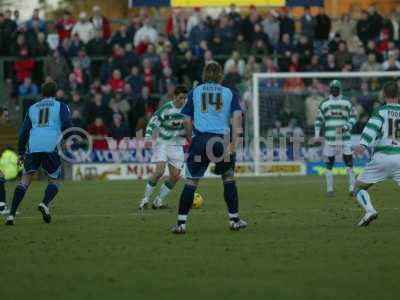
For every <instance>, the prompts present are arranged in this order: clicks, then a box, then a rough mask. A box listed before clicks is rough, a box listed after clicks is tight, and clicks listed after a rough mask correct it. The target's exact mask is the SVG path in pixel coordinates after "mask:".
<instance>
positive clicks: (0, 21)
mask: <svg viewBox="0 0 400 300" xmlns="http://www.w3.org/2000/svg"><path fill="white" fill-rule="evenodd" d="M16 16H18V13H17V12H12V11H11V10H7V11H5V12H3V13H0V56H1V57H3V59H2V63H1V64H2V72H3V76H4V78H5V83H6V85H5V88H6V89H5V91H6V95H5V96H6V99H7V102H8V103H9V104H8V105H9V108H10V111H13V109H14V110H15V106H16V103H21V104H22V105H21V111H22V113H24V112H26V110H27V108H28V107H29V106H30V105H31V104H32V103H33V102H34V100H35V97H36V96H37V95H38V94H39V93H40V90H39V87H40V84H41V83H42V82H43V81H45V80H47V79H48V78H52V79H54V80H55V81H56V82H57V83H58V86H59V91H58V93H57V95H58V97H59V99H60V100H61V101H64V102H66V103H68V104H69V106H70V108H71V114H72V117H73V120H74V124H75V125H76V126H79V127H82V128H85V129H88V131H89V132H93V134H95V135H98V136H100V137H103V136H104V137H105V136H112V137H113V138H116V139H120V138H122V137H123V136H130V137H134V136H135V135H136V131H137V130H139V129H143V128H144V126H145V124H146V122H147V120H149V118H150V117H151V115H152V114H153V113H154V111H155V110H156V109H157V107H158V106H159V105H161V104H162V103H164V102H165V101H166V100H167V99H168V98H169V97H170V95H172V94H173V91H174V88H175V86H176V85H177V84H179V83H184V84H186V85H187V86H191V85H192V83H193V82H196V81H200V72H201V70H202V67H203V66H204V65H205V64H206V63H207V61H210V60H213V59H214V60H217V61H219V62H221V63H223V64H224V70H225V82H224V83H225V85H227V86H229V87H231V88H233V89H235V90H236V91H237V92H238V93H239V94H241V95H242V100H243V102H244V106H246V101H251V93H250V92H251V91H250V87H251V84H250V81H251V76H252V74H253V73H254V72H299V71H304V72H318V71H327V72H330V71H358V70H361V71H366V72H367V71H381V70H382V71H386V70H391V71H393V70H400V62H399V52H400V51H399V47H400V6H399V7H398V8H397V9H396V10H394V11H393V12H392V13H391V14H390V15H386V16H383V15H381V14H380V13H379V12H378V11H377V10H376V9H375V8H374V7H373V6H371V7H370V8H369V9H368V11H363V12H362V14H361V16H357V17H356V16H353V15H352V14H350V13H349V14H346V15H343V16H342V17H341V18H340V19H338V20H332V19H331V17H330V16H328V15H327V14H326V13H325V12H324V10H323V9H320V10H319V12H318V13H317V14H312V13H311V11H310V9H309V8H307V7H306V8H305V9H304V14H303V16H301V17H300V18H296V19H294V18H293V17H292V16H291V14H290V12H289V11H288V10H287V9H285V8H283V9H281V10H270V11H269V12H268V13H267V14H260V12H259V11H258V10H257V9H256V8H252V9H251V10H250V13H249V14H242V13H241V12H240V11H238V10H237V9H236V8H235V7H234V6H232V7H230V8H229V9H227V10H225V11H223V12H222V13H221V14H220V15H219V16H218V18H216V19H212V18H211V17H209V16H207V15H205V14H204V13H203V11H202V10H200V9H193V10H184V9H180V10H173V11H171V16H170V17H169V18H167V19H165V20H164V25H163V26H164V31H163V32H160V31H159V30H156V29H155V27H154V26H153V20H152V16H151V15H149V14H146V13H140V14H139V16H134V17H132V19H130V20H129V21H128V22H126V23H127V24H121V25H119V28H117V29H116V30H112V26H111V21H110V20H109V19H108V18H107V17H106V16H104V15H103V13H102V11H101V8H100V7H94V8H93V11H92V14H91V15H88V14H87V13H86V12H80V13H79V15H78V16H74V15H72V14H71V13H70V12H68V11H66V12H65V13H64V15H63V16H62V17H61V18H60V19H59V20H55V21H54V22H51V24H50V23H49V22H48V21H47V20H44V19H42V18H40V16H39V10H37V9H36V10H35V11H34V12H33V15H32V17H31V18H30V19H29V20H26V21H21V20H19V19H16ZM76 17H77V19H76ZM49 33H57V35H58V44H57V43H56V44H54V43H51V42H50V41H49V39H47V36H48V34H49ZM279 88H280V89H282V90H283V92H285V91H288V92H293V91H294V90H295V91H296V93H302V92H304V91H306V90H307V92H308V94H309V95H310V96H309V97H308V98H307V99H306V100H305V101H303V102H302V104H301V105H294V106H291V105H288V102H291V101H290V100H288V101H281V103H276V104H274V105H272V106H271V107H270V108H269V109H271V110H273V111H272V114H273V115H276V116H277V120H272V121H271V127H273V126H274V124H277V123H279V126H288V124H291V123H293V122H292V119H293V118H296V124H298V125H299V126H300V127H301V128H302V129H303V130H304V131H305V132H308V130H307V129H308V128H309V127H310V126H311V124H312V120H311V118H313V116H314V115H315V112H313V110H315V109H316V107H317V106H316V105H314V104H315V102H319V101H320V100H321V93H323V92H325V91H326V84H325V83H324V82H320V81H318V80H313V81H311V82H303V81H302V80H301V79H296V80H292V81H291V80H287V81H284V83H282V84H281V85H280V86H279ZM378 88H379V85H378V84H377V83H376V81H375V80H373V79H371V80H368V81H364V82H362V84H361V86H355V87H351V89H350V90H352V91H354V95H350V96H352V97H353V103H354V104H355V106H356V110H357V114H358V116H359V117H358V120H359V123H358V124H357V125H356V129H355V130H358V131H359V130H360V129H361V128H362V127H363V125H364V124H365V121H366V120H367V116H368V115H369V114H370V113H371V112H372V110H373V108H374V106H376V105H377V103H378V98H379V97H378V95H377V92H376V91H377V90H378ZM17 99H18V100H17ZM299 110H300V113H299ZM274 112H276V113H274ZM363 116H364V117H363ZM277 121H278V122H277ZM363 122H364V123H363ZM99 147H104V144H102V143H101V142H99Z"/></svg>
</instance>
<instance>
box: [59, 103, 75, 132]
mask: <svg viewBox="0 0 400 300" xmlns="http://www.w3.org/2000/svg"><path fill="white" fill-rule="evenodd" d="M60 119H61V130H62V131H64V130H67V129H68V128H71V127H73V124H72V120H71V113H70V111H69V107H68V105H67V104H65V103H61V108H60Z"/></svg>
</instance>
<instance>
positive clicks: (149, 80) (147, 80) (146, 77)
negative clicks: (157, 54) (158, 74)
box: [143, 59, 156, 92]
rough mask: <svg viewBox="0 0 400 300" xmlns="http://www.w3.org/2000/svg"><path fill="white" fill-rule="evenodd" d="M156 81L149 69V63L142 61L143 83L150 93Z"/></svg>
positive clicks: (146, 60) (151, 70) (148, 61)
mask: <svg viewBox="0 0 400 300" xmlns="http://www.w3.org/2000/svg"><path fill="white" fill-rule="evenodd" d="M155 81H156V78H155V74H154V72H153V69H152V67H151V62H150V60H148V59H145V60H143V82H144V86H146V87H147V88H148V89H149V90H150V92H152V91H153V87H154V83H155Z"/></svg>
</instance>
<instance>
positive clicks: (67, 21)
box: [56, 10, 76, 43]
mask: <svg viewBox="0 0 400 300" xmlns="http://www.w3.org/2000/svg"><path fill="white" fill-rule="evenodd" d="M75 23H76V22H75V19H74V18H73V17H72V14H71V13H70V12H69V11H67V10H66V11H65V12H64V15H63V17H62V18H61V19H60V20H58V21H57V23H56V29H57V33H58V38H59V39H60V43H61V42H62V41H63V40H64V39H66V38H70V37H71V31H72V28H73V27H74V25H75Z"/></svg>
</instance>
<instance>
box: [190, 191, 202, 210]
mask: <svg viewBox="0 0 400 300" xmlns="http://www.w3.org/2000/svg"><path fill="white" fill-rule="evenodd" d="M203 203H204V199H203V197H202V196H201V195H200V194H199V193H195V194H194V198H193V204H192V208H201V207H202V206H203Z"/></svg>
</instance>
